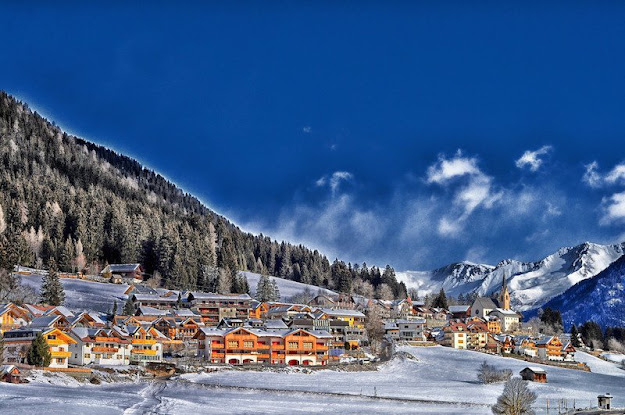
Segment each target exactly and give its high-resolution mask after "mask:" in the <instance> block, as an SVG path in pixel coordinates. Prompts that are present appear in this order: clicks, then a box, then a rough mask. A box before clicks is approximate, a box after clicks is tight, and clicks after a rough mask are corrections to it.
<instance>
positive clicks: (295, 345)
mask: <svg viewBox="0 0 625 415" xmlns="http://www.w3.org/2000/svg"><path fill="white" fill-rule="evenodd" d="M289 349H297V342H289Z"/></svg>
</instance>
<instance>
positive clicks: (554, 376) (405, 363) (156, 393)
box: [0, 346, 625, 415]
mask: <svg viewBox="0 0 625 415" xmlns="http://www.w3.org/2000/svg"><path fill="white" fill-rule="evenodd" d="M400 350H402V351H405V352H407V353H409V354H411V355H413V356H414V357H415V358H416V359H415V360H413V359H409V358H402V357H398V358H395V359H393V360H392V361H391V362H389V363H386V364H384V365H382V366H381V367H380V369H379V370H378V371H374V372H342V371H335V370H319V371H312V372H310V373H305V372H301V371H261V372H259V371H241V370H219V371H216V372H211V373H201V374H187V375H182V376H180V377H179V378H178V379H174V380H169V381H160V382H159V381H156V382H139V383H118V384H109V385H98V386H95V385H81V386H79V385H75V384H70V385H54V384H52V385H50V384H42V383H31V384H28V385H8V384H0V413H2V412H5V411H7V410H9V411H10V412H11V413H20V414H22V413H24V414H38V413H42V412H45V413H47V414H50V415H52V414H67V413H68V412H69V411H71V412H72V413H90V414H105V413H106V414H109V413H118V414H121V413H128V414H131V413H137V414H139V413H155V414H172V413H198V414H213V413H215V414H216V413H220V414H221V413H223V411H224V408H228V412H229V413H237V414H250V413H267V414H286V413H345V414H357V413H363V412H366V413H386V414H388V413H425V414H428V413H429V414H488V413H491V412H490V405H492V404H493V403H494V402H495V401H496V399H497V396H498V395H499V394H500V393H501V391H502V389H503V384H501V383H499V384H492V385H482V384H480V383H478V382H477V378H476V376H477V369H478V367H479V365H480V364H481V362H482V361H484V360H487V361H488V363H490V364H493V365H495V366H497V367H499V368H510V369H512V370H513V372H514V373H515V375H517V374H518V372H519V371H520V370H521V369H522V368H523V367H525V366H526V365H525V364H524V362H522V361H518V360H516V359H509V358H503V357H499V356H491V355H485V354H482V353H477V352H470V351H463V350H455V349H450V348H444V347H440V346H437V347H429V348H425V347H423V348H415V347H403V348H400ZM579 357H580V360H583V361H586V362H587V363H588V364H589V366H590V367H591V368H592V369H593V371H595V372H593V373H588V372H582V371H577V370H570V369H561V368H556V367H551V366H547V367H545V369H546V370H547V373H548V380H549V383H547V384H536V383H530V388H531V389H532V390H534V391H535V392H536V393H537V395H538V400H537V402H536V405H535V408H536V409H537V413H546V402H547V399H549V400H550V402H551V409H552V411H551V412H552V413H553V409H554V408H556V409H557V400H558V399H562V398H566V399H568V400H569V406H572V404H573V399H575V400H576V405H577V407H581V406H588V405H589V404H590V403H592V404H593V405H594V404H595V403H596V396H597V395H599V394H601V393H605V392H610V393H611V394H612V395H613V396H615V399H614V401H613V404H614V406H620V407H623V406H625V371H623V370H621V369H619V368H617V367H616V365H614V364H612V363H609V362H606V361H603V360H601V359H597V358H594V357H592V356H590V355H587V354H585V353H579ZM554 405H555V406H554Z"/></svg>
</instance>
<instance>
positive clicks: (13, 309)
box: [0, 303, 31, 335]
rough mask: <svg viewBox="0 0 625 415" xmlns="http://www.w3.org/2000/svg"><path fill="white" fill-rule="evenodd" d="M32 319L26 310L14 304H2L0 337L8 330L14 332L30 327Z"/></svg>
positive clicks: (0, 305)
mask: <svg viewBox="0 0 625 415" xmlns="http://www.w3.org/2000/svg"><path fill="white" fill-rule="evenodd" d="M30 320H31V317H30V316H29V313H28V311H27V310H26V309H24V308H22V307H18V306H16V305H15V304H13V303H8V304H0V335H2V333H4V332H5V331H7V330H14V329H17V328H20V327H24V326H26V325H28V323H29V322H30Z"/></svg>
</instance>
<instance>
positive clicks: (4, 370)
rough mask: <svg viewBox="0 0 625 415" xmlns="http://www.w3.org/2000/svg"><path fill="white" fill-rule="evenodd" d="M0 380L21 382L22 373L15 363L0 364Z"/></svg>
mask: <svg viewBox="0 0 625 415" xmlns="http://www.w3.org/2000/svg"><path fill="white" fill-rule="evenodd" d="M0 382H6V383H21V382H22V373H21V372H20V370H19V369H18V368H17V367H15V365H0Z"/></svg>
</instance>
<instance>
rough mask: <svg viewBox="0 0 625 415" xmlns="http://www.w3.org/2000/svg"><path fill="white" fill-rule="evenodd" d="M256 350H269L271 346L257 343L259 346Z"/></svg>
mask: <svg viewBox="0 0 625 415" xmlns="http://www.w3.org/2000/svg"><path fill="white" fill-rule="evenodd" d="M256 348H257V349H262V350H267V349H269V345H268V344H260V343H257V344H256Z"/></svg>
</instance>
